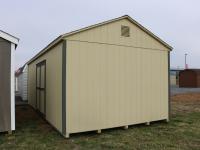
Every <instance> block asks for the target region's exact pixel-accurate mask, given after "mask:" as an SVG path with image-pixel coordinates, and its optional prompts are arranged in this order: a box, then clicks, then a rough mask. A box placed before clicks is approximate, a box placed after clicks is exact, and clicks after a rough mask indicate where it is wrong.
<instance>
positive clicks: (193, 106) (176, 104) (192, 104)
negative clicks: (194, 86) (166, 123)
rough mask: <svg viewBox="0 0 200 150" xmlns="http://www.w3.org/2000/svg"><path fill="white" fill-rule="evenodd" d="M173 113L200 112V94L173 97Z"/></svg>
mask: <svg viewBox="0 0 200 150" xmlns="http://www.w3.org/2000/svg"><path fill="white" fill-rule="evenodd" d="M171 109H172V111H171V113H172V115H175V114H177V113H184V114H185V113H191V112H200V93H187V94H177V95H174V96H172V97H171Z"/></svg>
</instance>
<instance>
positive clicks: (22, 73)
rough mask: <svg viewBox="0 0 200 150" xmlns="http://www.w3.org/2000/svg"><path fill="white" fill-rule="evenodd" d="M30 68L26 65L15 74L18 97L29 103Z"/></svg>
mask: <svg viewBox="0 0 200 150" xmlns="http://www.w3.org/2000/svg"><path fill="white" fill-rule="evenodd" d="M27 83H28V66H27V65H26V64H25V65H24V66H22V67H20V68H19V69H18V70H17V71H16V73H15V84H16V93H17V96H20V97H21V99H22V100H23V101H27Z"/></svg>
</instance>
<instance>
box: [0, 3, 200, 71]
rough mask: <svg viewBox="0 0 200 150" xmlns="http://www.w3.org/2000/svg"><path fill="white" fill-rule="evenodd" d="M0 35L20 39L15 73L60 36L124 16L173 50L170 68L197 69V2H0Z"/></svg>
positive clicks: (199, 45)
mask: <svg viewBox="0 0 200 150" xmlns="http://www.w3.org/2000/svg"><path fill="white" fill-rule="evenodd" d="M0 2H1V3H0V29H1V30H4V31H6V32H8V33H10V34H13V35H15V36H17V37H19V38H20V43H19V46H18V48H17V51H16V68H17V67H19V66H21V65H23V64H24V63H25V62H26V61H28V60H29V59H30V58H32V57H33V56H34V55H35V54H36V53H37V52H39V51H40V50H42V49H43V48H44V47H45V46H46V45H47V44H48V43H49V42H51V41H52V40H53V39H55V38H56V37H57V36H59V35H60V34H62V33H66V32H69V31H71V30H75V29H79V28H82V27H85V26H88V25H92V24H95V23H99V22H102V21H105V20H108V19H112V18H115V17H119V16H122V15H125V14H127V15H129V16H131V17H132V18H133V19H135V20H137V21H138V22H139V23H141V24H142V25H143V26H145V27H146V28H147V29H149V30H150V31H152V32H153V33H155V34H156V35H157V36H159V37H160V38H161V39H163V40H164V41H165V42H167V43H168V44H170V45H171V46H172V47H173V48H174V49H173V52H172V53H171V66H172V67H177V66H179V67H183V66H184V54H185V53H188V64H189V67H192V68H200V1H199V0H166V1H161V0H98V1H97V0H71V1H70V0H0Z"/></svg>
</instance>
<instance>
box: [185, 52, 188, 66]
mask: <svg viewBox="0 0 200 150" xmlns="http://www.w3.org/2000/svg"><path fill="white" fill-rule="evenodd" d="M187 55H188V54H186V53H185V69H188V64H187Z"/></svg>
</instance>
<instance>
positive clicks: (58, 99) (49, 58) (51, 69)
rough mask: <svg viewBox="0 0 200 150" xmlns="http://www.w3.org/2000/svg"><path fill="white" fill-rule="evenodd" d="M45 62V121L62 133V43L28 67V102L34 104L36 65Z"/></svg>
mask: <svg viewBox="0 0 200 150" xmlns="http://www.w3.org/2000/svg"><path fill="white" fill-rule="evenodd" d="M43 60H46V120H47V121H48V122H49V123H51V124H52V125H53V126H54V127H55V128H56V129H58V130H59V131H60V132H61V131H62V43H60V44H58V45H57V46H55V47H53V48H52V50H50V51H48V52H47V53H45V54H44V55H42V56H41V57H39V58H37V59H36V60H35V61H34V62H32V63H31V64H30V65H29V67H28V102H29V104H30V105H31V106H33V107H34V108H35V104H36V64H37V63H39V62H41V61H43Z"/></svg>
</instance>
